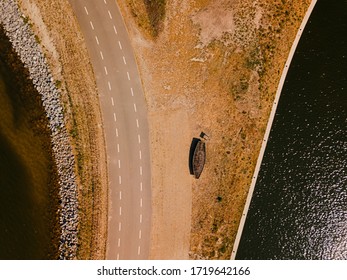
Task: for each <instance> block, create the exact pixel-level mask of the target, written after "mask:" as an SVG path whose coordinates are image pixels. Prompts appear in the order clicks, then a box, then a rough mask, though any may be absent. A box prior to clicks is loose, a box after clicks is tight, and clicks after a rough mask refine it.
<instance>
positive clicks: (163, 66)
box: [118, 0, 310, 259]
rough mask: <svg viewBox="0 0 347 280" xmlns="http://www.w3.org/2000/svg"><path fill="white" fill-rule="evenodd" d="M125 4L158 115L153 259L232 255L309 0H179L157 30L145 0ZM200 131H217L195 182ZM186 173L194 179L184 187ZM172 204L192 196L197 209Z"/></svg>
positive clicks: (151, 108)
mask: <svg viewBox="0 0 347 280" xmlns="http://www.w3.org/2000/svg"><path fill="white" fill-rule="evenodd" d="M118 2H119V4H120V6H121V9H122V12H123V15H124V16H125V20H126V24H127V26H128V29H129V32H130V35H131V38H132V41H133V46H134V48H135V53H136V56H137V60H138V64H139V68H140V72H141V75H142V80H143V86H144V90H145V95H146V99H147V102H148V108H149V112H150V116H151V117H150V129H151V131H150V132H151V144H152V146H151V150H152V162H153V164H152V180H153V182H154V184H153V200H154V204H153V228H152V230H153V232H152V245H153V246H152V251H151V252H152V253H151V257H152V258H167V259H168V258H181V257H183V258H186V257H188V256H187V254H185V253H184V252H188V251H189V257H190V258H192V259H229V258H230V255H231V250H232V246H233V243H234V239H235V236H236V232H237V229H238V224H239V221H240V217H241V213H242V210H243V207H244V204H245V200H246V196H247V192H248V189H249V186H250V183H251V177H252V173H253V171H254V168H255V164H256V160H257V157H258V153H259V150H260V146H261V141H262V137H263V134H264V132H265V128H266V123H267V120H268V116H269V113H270V110H271V105H272V101H273V99H274V96H275V93H276V88H277V85H278V83H279V78H280V74H281V72H282V68H283V66H284V63H285V61H286V58H287V56H288V53H289V50H290V47H291V45H292V43H293V41H294V38H295V35H296V32H297V29H298V27H299V25H300V23H301V20H302V19H303V16H304V14H305V12H306V10H307V8H308V6H309V4H310V0H305V1H301V0H294V1H282V0H271V1H270V0H258V1H252V0H243V1H241V0H222V1H213V0H195V1H189V0H172V1H168V2H167V3H166V11H165V14H166V17H165V20H164V23H163V24H164V27H163V28H162V32H161V33H160V34H159V35H156V37H155V38H153V37H152V36H153V32H152V30H151V24H150V19H149V18H148V14H147V11H146V7H145V5H144V3H143V2H142V1H136V5H135V4H134V3H135V1H131V0H119V1H118ZM176 112H180V113H179V114H177V113H176ZM168 116H171V117H170V118H169V120H168ZM166 122H168V125H165V124H166ZM156 124H161V126H159V125H156ZM181 124H183V125H181ZM181 127H182V128H183V129H181ZM158 129H160V131H161V134H162V135H164V136H165V135H175V133H176V134H177V133H178V134H179V137H175V140H177V139H179V141H181V142H180V143H181V145H183V146H180V147H179V146H177V145H174V146H170V145H168V143H167V142H166V141H167V138H166V137H164V136H163V137H158ZM201 131H204V132H205V133H207V135H209V136H210V139H209V140H208V141H207V142H206V154H207V158H206V165H205V169H204V171H203V173H202V175H201V177H200V179H199V180H194V181H193V179H192V178H191V177H189V172H188V151H187V149H186V148H187V145H189V144H190V141H191V137H197V136H199V134H200V132H201ZM170 143H172V144H173V143H174V141H171V142H170ZM167 147H170V149H167ZM171 147H172V149H171ZM164 149H165V150H164ZM182 164H183V165H182ZM177 166H178V167H179V168H178V169H177V170H176V169H175V168H176V167H177ZM182 168H183V169H182ZM159 177H160V178H162V179H161V180H159V179H158V178H159ZM180 180H184V182H186V184H190V183H191V182H192V184H191V186H189V185H187V186H186V187H185V189H184V193H182V191H183V189H182V188H181V187H180V186H179V183H178V182H179V181H180ZM190 188H191V190H192V192H191V193H189V190H190ZM177 199H179V201H176V200H177ZM175 203H176V205H178V203H183V205H190V204H191V205H192V208H191V212H190V210H189V209H187V210H185V211H187V212H185V215H184V213H183V212H181V211H180V210H181V209H180V208H179V207H177V206H175V207H173V205H174V204H175ZM177 211H179V212H178V213H180V214H179V217H180V218H178V216H177ZM166 221H170V223H168V222H166ZM187 225H189V227H190V229H189V230H190V235H189V237H187V227H188V226H187ZM187 238H189V242H187ZM163 251H165V252H164V253H163ZM178 252H181V254H178Z"/></svg>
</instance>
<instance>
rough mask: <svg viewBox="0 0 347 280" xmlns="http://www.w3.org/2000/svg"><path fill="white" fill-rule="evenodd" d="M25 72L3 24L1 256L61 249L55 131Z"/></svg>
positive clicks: (35, 255) (48, 254)
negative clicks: (56, 207)
mask: <svg viewBox="0 0 347 280" xmlns="http://www.w3.org/2000/svg"><path fill="white" fill-rule="evenodd" d="M25 72H26V71H25V69H24V68H23V66H22V65H21V64H20V62H19V59H18V57H16V55H14V54H13V53H12V52H11V45H10V44H9V42H8V41H7V39H6V38H5V36H4V34H3V31H2V30H1V28H0V259H47V258H54V257H55V254H56V245H55V241H54V237H55V233H56V229H55V228H54V227H55V225H56V215H55V214H54V199H53V197H54V195H55V192H56V187H55V179H54V178H55V177H54V176H55V175H54V174H55V173H54V172H53V171H54V166H53V165H52V156H51V147H50V139H49V131H48V129H47V120H46V118H45V114H44V112H43V109H42V107H41V106H40V99H39V95H38V93H37V92H36V91H35V89H34V88H33V86H32V83H31V82H30V81H29V80H27V76H26V75H27V73H25Z"/></svg>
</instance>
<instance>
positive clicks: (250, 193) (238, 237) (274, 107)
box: [231, 0, 317, 260]
mask: <svg viewBox="0 0 347 280" xmlns="http://www.w3.org/2000/svg"><path fill="white" fill-rule="evenodd" d="M316 3H317V0H312V2H311V4H310V6H309V8H308V10H307V12H306V14H305V16H304V19H303V21H302V23H301V25H300V27H299V30H298V32H297V34H296V37H295V40H294V42H293V45H292V47H291V49H290V52H289V55H288V58H287V61H286V63H285V65H284V68H283V71H282V75H281V79H280V82H279V84H278V87H277V91H276V96H275V100H274V102H273V105H272V109H271V113H270V117H269V121H268V124H267V127H266V131H265V134H264V138H263V143H262V145H261V149H260V152H259V157H258V160H257V164H256V167H255V170H254V174H253V177H252V182H251V186H250V188H249V191H248V195H247V199H246V203H245V207H244V210H243V213H242V216H241V220H240V224H239V228H238V231H237V234H236V238H235V242H234V247H233V250H232V252H231V259H232V260H235V257H236V253H237V250H238V247H239V244H240V240H241V236H242V232H243V228H244V225H245V222H246V218H247V213H248V209H249V206H250V204H251V200H252V196H253V192H254V188H255V184H256V182H257V178H258V173H259V170H260V166H261V162H262V160H263V156H264V152H265V149H266V145H267V142H268V138H269V134H270V131H271V127H272V123H273V120H274V118H275V114H276V110H277V105H278V101H279V99H280V96H281V92H282V88H283V84H284V81H285V79H286V76H287V73H288V69H289V66H290V63H291V61H292V58H293V56H294V53H295V50H296V48H297V46H298V44H299V41H300V38H301V35H302V33H303V31H304V28H305V26H306V24H307V22H308V20H309V18H310V15H311V13H312V11H313V8H314V7H315V5H316Z"/></svg>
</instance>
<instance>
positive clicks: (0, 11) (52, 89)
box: [0, 0, 79, 259]
mask: <svg viewBox="0 0 347 280" xmlns="http://www.w3.org/2000/svg"><path fill="white" fill-rule="evenodd" d="M0 24H2V25H3V27H4V30H5V32H6V35H7V36H8V38H9V40H10V41H11V43H12V46H13V49H14V50H15V51H16V53H17V54H18V56H19V57H20V58H21V60H22V62H23V64H24V66H25V67H26V68H27V69H28V70H29V73H30V78H31V79H32V81H33V84H34V86H35V88H36V90H37V91H38V92H39V94H40V96H41V99H42V102H43V106H44V109H45V112H46V115H47V118H48V122H49V128H50V131H51V141H52V147H53V155H54V158H55V163H56V166H57V171H58V176H59V187H60V189H59V196H60V197H59V199H60V209H59V220H60V226H61V236H60V240H59V258H60V259H75V258H76V253H77V246H78V236H77V233H78V225H79V217H78V200H77V185H76V176H75V173H74V165H75V161H74V156H73V154H72V149H71V145H70V142H69V136H68V133H67V130H66V128H65V124H64V115H63V111H64V110H63V106H62V103H61V100H60V92H59V90H58V89H57V87H56V86H55V83H54V79H53V76H52V74H51V72H50V70H49V67H48V63H47V61H46V59H45V57H44V55H43V52H42V50H41V47H40V45H39V43H38V42H37V39H36V38H35V36H34V34H33V32H32V31H31V29H30V26H29V24H28V23H27V22H26V21H25V20H24V17H23V16H22V14H21V12H20V11H19V9H18V4H17V1H15V0H2V1H0Z"/></svg>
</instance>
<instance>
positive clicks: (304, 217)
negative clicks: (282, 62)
mask: <svg viewBox="0 0 347 280" xmlns="http://www.w3.org/2000/svg"><path fill="white" fill-rule="evenodd" d="M346 76H347V1H345V0H336V1H328V0H318V3H317V4H316V7H315V8H314V11H313V13H312V14H311V17H310V22H309V23H308V25H307V26H306V28H305V32H304V35H303V36H302V38H301V40H300V43H299V46H298V48H297V51H296V54H295V56H294V59H293V61H292V64H291V66H290V69H289V73H288V76H287V79H286V82H285V85H284V89H283V91H282V95H281V98H280V102H279V106H278V110H277V114H276V116H275V119H274V123H273V126H272V130H271V133H270V139H269V142H268V145H267V148H266V151H265V155H264V158H263V162H262V165H261V169H260V173H259V176H258V181H257V183H256V186H255V191H254V196H253V199H252V201H251V205H250V209H249V212H248V216H247V220H246V224H245V227H244V231H243V235H242V238H241V242H240V245H239V248H238V251H237V255H236V259H347V78H346Z"/></svg>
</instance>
